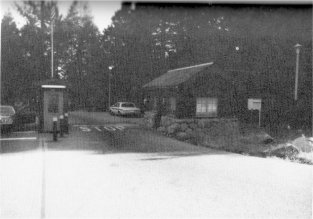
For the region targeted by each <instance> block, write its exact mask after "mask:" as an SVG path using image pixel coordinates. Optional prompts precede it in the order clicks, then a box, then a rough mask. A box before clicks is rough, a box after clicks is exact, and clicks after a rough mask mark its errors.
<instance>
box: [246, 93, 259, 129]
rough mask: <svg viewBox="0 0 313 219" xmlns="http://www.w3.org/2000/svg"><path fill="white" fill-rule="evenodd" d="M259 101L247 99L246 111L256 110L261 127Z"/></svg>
mask: <svg viewBox="0 0 313 219" xmlns="http://www.w3.org/2000/svg"><path fill="white" fill-rule="evenodd" d="M261 107H262V100H261V99H251V98H249V99H248V110H258V111H259V127H261Z"/></svg>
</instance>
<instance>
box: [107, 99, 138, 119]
mask: <svg viewBox="0 0 313 219" xmlns="http://www.w3.org/2000/svg"><path fill="white" fill-rule="evenodd" d="M109 111H110V114H112V115H119V116H126V115H134V116H140V115H141V110H140V109H139V108H138V107H136V105H135V104H134V103H131V102H117V103H116V104H114V105H112V106H111V107H110V109H109Z"/></svg>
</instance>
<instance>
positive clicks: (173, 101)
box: [169, 97, 176, 112]
mask: <svg viewBox="0 0 313 219" xmlns="http://www.w3.org/2000/svg"><path fill="white" fill-rule="evenodd" d="M169 102H170V110H171V112H174V111H175V110H176V98H175V97H170V99H169Z"/></svg>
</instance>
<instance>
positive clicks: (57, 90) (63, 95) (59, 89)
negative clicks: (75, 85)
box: [38, 80, 68, 132]
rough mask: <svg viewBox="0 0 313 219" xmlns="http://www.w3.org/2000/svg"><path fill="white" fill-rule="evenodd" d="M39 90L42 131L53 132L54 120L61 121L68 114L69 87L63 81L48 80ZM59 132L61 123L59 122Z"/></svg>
mask: <svg viewBox="0 0 313 219" xmlns="http://www.w3.org/2000/svg"><path fill="white" fill-rule="evenodd" d="M39 85H40V88H39V101H38V104H39V107H38V109H39V118H40V131H41V132H52V131H53V120H54V119H56V118H57V119H58V121H59V119H60V116H64V114H65V113H67V108H68V107H67V105H68V104H67V102H68V98H67V86H66V85H65V83H64V82H63V81H61V80H47V81H42V82H40V84H39ZM57 124H58V130H60V123H59V122H58V123H57Z"/></svg>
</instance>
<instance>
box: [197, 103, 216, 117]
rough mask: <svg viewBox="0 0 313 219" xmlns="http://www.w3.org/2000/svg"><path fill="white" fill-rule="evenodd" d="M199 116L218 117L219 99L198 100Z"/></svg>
mask: <svg viewBox="0 0 313 219" xmlns="http://www.w3.org/2000/svg"><path fill="white" fill-rule="evenodd" d="M196 115H197V116H207V117H216V116H217V98H197V111H196Z"/></svg>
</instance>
